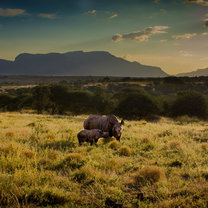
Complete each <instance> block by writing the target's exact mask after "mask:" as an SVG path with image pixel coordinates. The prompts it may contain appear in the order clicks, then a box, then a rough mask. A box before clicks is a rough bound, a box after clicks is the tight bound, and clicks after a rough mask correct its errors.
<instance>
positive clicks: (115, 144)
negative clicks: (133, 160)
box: [108, 140, 120, 150]
mask: <svg viewBox="0 0 208 208" xmlns="http://www.w3.org/2000/svg"><path fill="white" fill-rule="evenodd" d="M119 146H120V142H119V141H117V140H114V141H112V142H110V143H109V145H108V147H109V148H111V149H113V150H117V149H118V148H119Z"/></svg>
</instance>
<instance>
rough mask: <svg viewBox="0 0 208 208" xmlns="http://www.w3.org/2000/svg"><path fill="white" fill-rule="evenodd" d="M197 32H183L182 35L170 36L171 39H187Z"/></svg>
mask: <svg viewBox="0 0 208 208" xmlns="http://www.w3.org/2000/svg"><path fill="white" fill-rule="evenodd" d="M196 35H197V34H196V33H186V34H183V35H172V38H173V39H176V40H178V39H189V38H192V37H194V36H196Z"/></svg>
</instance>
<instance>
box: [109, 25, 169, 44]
mask: <svg viewBox="0 0 208 208" xmlns="http://www.w3.org/2000/svg"><path fill="white" fill-rule="evenodd" d="M168 28H169V27H168V26H154V27H147V28H145V29H144V30H139V31H135V32H130V33H126V34H115V35H113V36H112V40H113V41H114V42H119V41H121V40H124V39H130V40H133V41H137V42H144V41H148V40H149V38H150V37H151V36H152V35H154V34H163V33H167V31H165V30H166V29H168Z"/></svg>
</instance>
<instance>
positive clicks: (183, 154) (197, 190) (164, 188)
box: [0, 112, 208, 208]
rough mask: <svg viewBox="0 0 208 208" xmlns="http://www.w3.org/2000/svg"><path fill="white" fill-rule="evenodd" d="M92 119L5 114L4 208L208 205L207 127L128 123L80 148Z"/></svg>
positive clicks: (189, 122) (0, 183)
mask: <svg viewBox="0 0 208 208" xmlns="http://www.w3.org/2000/svg"><path fill="white" fill-rule="evenodd" d="M87 117H88V115H79V116H57V115H37V114H29V113H28V114H26V113H15V112H13V113H0V157H1V158H0V206H1V207H129V208H130V207H201V208H206V207H208V166H207V164H208V122H206V121H200V120H198V119H195V118H189V117H187V116H183V117H180V118H178V119H177V120H173V119H169V118H161V119H160V120H159V121H157V122H148V121H145V120H140V121H127V120H125V125H124V130H123V134H122V137H121V141H120V142H118V141H116V140H115V138H112V139H110V140H109V139H100V140H99V141H98V143H97V145H93V146H90V144H87V143H86V144H84V145H82V146H79V145H78V140H77V133H78V132H79V131H80V130H82V128H83V121H84V120H85V119H86V118H87Z"/></svg>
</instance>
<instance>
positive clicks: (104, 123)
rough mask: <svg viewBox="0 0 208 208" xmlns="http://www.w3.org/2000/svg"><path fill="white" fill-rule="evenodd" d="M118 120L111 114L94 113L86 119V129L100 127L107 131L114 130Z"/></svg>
mask: <svg viewBox="0 0 208 208" xmlns="http://www.w3.org/2000/svg"><path fill="white" fill-rule="evenodd" d="M117 122H118V120H117V119H116V117H115V116H114V115H111V116H106V117H103V116H100V115H92V116H89V117H88V118H87V119H86V120H85V121H84V128H85V129H89V130H90V129H100V130H102V131H105V132H110V131H112V128H113V126H114V125H115V124H116V123H117Z"/></svg>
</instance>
